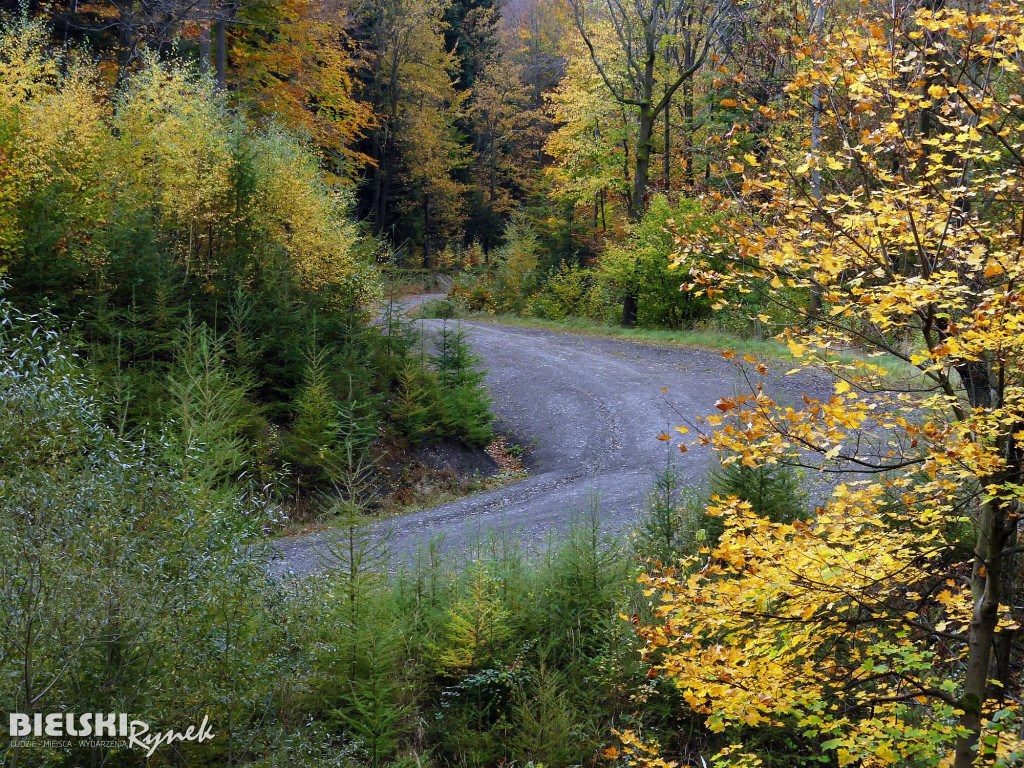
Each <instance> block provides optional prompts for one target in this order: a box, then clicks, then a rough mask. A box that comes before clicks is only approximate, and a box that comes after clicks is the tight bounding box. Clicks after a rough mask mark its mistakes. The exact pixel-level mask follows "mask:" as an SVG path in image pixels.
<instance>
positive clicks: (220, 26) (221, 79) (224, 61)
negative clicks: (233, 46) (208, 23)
mask: <svg viewBox="0 0 1024 768" xmlns="http://www.w3.org/2000/svg"><path fill="white" fill-rule="evenodd" d="M225 12H226V10H225V9H224V8H223V7H222V8H221V9H220V11H219V12H218V14H217V23H216V25H215V30H216V38H217V39H216V54H217V87H218V88H220V90H222V91H226V90H227V87H228V53H227V45H228V43H227V21H226V20H225V18H224V14H225Z"/></svg>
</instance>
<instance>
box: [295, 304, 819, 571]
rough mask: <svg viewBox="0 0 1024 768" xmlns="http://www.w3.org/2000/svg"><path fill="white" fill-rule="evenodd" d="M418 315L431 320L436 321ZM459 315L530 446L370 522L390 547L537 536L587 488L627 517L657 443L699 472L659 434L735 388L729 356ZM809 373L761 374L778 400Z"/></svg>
mask: <svg viewBox="0 0 1024 768" xmlns="http://www.w3.org/2000/svg"><path fill="white" fill-rule="evenodd" d="M420 322H421V324H422V325H423V326H424V331H425V332H431V331H436V329H437V328H439V327H441V322H442V321H439V320H426V321H420ZM449 322H451V321H449ZM462 326H463V328H465V329H466V331H467V332H468V336H469V340H470V342H471V344H472V346H473V349H474V350H475V352H476V353H477V354H478V355H480V356H481V357H482V358H483V361H484V362H483V365H484V367H485V368H486V369H487V387H488V390H489V392H490V395H491V397H492V398H493V400H494V406H493V410H494V413H495V415H496V417H497V426H498V428H499V430H500V431H501V432H503V433H505V434H508V435H510V436H511V437H512V439H513V441H514V442H516V443H517V444H519V445H522V446H530V448H529V450H528V452H527V455H526V463H527V466H528V468H529V470H530V473H529V477H528V478H527V479H525V480H523V481H521V482H518V483H515V484H513V485H509V486H507V487H505V488H502V489H499V490H495V491H488V492H485V493H480V494H478V495H475V496H471V497H468V498H465V499H461V500H459V501H455V502H451V503H448V504H443V505H440V506H437V507H432V508H429V509H425V510H422V511H419V512H414V513H410V514H407V515H403V516H401V517H397V518H391V519H388V520H383V521H381V522H379V523H376V524H375V525H376V527H377V528H378V530H380V531H382V532H383V530H384V529H385V527H386V528H390V529H391V538H390V544H389V545H390V548H391V550H392V552H393V553H394V555H395V556H396V557H397V558H398V559H409V558H410V557H411V556H412V555H413V554H414V553H415V552H416V551H417V549H418V548H421V547H422V548H426V547H427V546H428V545H429V543H430V542H431V540H432V539H435V538H441V537H443V541H442V542H441V543H440V545H439V546H441V548H442V549H443V551H444V552H445V556H446V558H447V557H459V556H462V555H465V554H466V553H467V552H468V551H469V550H470V549H471V547H472V545H473V544H474V542H477V541H479V540H480V538H481V537H482V536H487V535H488V534H489V533H492V532H499V531H504V532H505V533H506V535H507V534H508V532H512V534H513V535H516V536H518V537H519V538H520V539H521V540H522V541H523V542H524V543H525V544H526V545H528V546H537V547H539V546H541V545H542V544H543V542H544V541H545V540H546V539H547V538H548V537H550V536H552V535H554V536H557V535H558V534H559V532H560V531H563V530H565V527H566V526H567V524H568V521H569V520H570V519H571V517H572V514H573V511H574V510H576V511H582V510H585V509H588V508H589V507H590V505H591V504H592V503H594V502H593V499H595V498H597V502H596V503H597V505H598V508H599V510H600V513H599V514H600V517H601V522H602V527H604V528H605V529H607V530H617V529H621V528H623V527H625V526H628V525H629V524H631V523H632V522H634V521H635V520H636V518H637V516H638V514H639V512H640V511H641V509H642V508H643V505H644V503H645V501H646V497H647V493H648V491H649V489H650V486H651V481H652V479H653V476H654V473H655V472H656V471H658V469H660V468H662V467H664V466H665V461H666V451H667V450H672V451H674V460H675V462H676V464H677V467H678V469H679V471H680V472H681V473H682V474H683V476H684V477H685V478H686V479H687V480H689V481H690V482H693V483H698V482H700V481H701V479H702V478H703V476H704V473H705V471H706V469H707V465H708V461H709V460H710V458H711V457H710V453H709V451H707V450H703V449H693V450H690V451H689V452H687V453H685V454H680V453H679V452H678V451H677V450H675V448H674V447H672V446H674V444H675V441H673V442H672V443H669V444H666V443H664V442H662V441H659V440H658V439H657V435H658V434H659V433H662V432H665V431H666V430H668V431H671V428H672V427H673V426H675V425H677V424H679V423H681V418H680V415H679V414H683V415H685V416H686V417H688V418H692V417H694V416H697V415H702V414H707V413H710V412H712V411H713V409H714V403H715V401H716V400H717V399H718V398H719V397H722V396H723V395H724V396H730V395H732V394H735V393H736V392H738V391H741V390H743V389H745V387H744V385H743V384H742V381H741V379H740V375H739V372H738V371H737V369H736V368H735V366H733V364H732V363H731V362H729V361H727V360H725V359H723V358H722V356H721V355H720V354H719V353H717V352H712V351H707V350H698V349H681V348H675V347H659V346H649V345H643V344H637V343H633V342H626V341H618V340H614V339H603V338H594V337H589V336H577V335H572V334H565V333H556V332H552V331H547V330H541V329H536V328H519V327H512V326H506V325H500V324H492V323H485V322H477V321H472V322H466V321H463V323H462ZM776 367H778V366H776ZM809 385H810V386H811V387H812V388H813V387H814V385H813V383H812V382H810V381H808V380H807V379H806V378H805V377H804V376H803V375H802V374H801V375H798V376H790V377H775V376H770V380H769V381H768V382H766V388H768V389H769V390H770V391H771V393H772V394H773V395H775V396H776V397H777V398H778V399H779V400H783V401H785V400H792V399H796V398H797V397H799V393H801V392H803V391H806V389H807V388H808V386H809ZM662 388H665V390H666V391H664V392H663V391H662ZM336 535H337V532H334V531H322V532H318V533H312V534H307V535H304V536H297V537H292V538H290V539H286V540H282V541H281V542H279V544H278V549H279V551H280V553H281V558H280V560H279V561H278V562H277V563H276V567H275V570H277V571H278V572H280V573H286V572H288V571H292V572H294V573H296V574H302V573H308V572H310V571H313V570H315V569H317V567H318V566H319V565H320V564H321V563H322V557H323V554H324V553H325V551H326V547H327V543H328V542H329V540H330V537H331V536H336Z"/></svg>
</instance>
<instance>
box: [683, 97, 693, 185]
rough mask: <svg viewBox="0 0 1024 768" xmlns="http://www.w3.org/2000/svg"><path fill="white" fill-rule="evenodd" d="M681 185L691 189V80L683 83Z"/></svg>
mask: <svg viewBox="0 0 1024 768" xmlns="http://www.w3.org/2000/svg"><path fill="white" fill-rule="evenodd" d="M683 124H684V125H683V136H684V138H683V183H685V184H686V186H688V187H691V188H692V187H693V183H694V176H693V78H689V79H688V80H687V81H686V82H685V83H683Z"/></svg>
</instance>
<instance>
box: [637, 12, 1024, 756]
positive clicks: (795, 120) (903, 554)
mask: <svg viewBox="0 0 1024 768" xmlns="http://www.w3.org/2000/svg"><path fill="white" fill-rule="evenodd" d="M835 29H836V31H835V32H832V33H826V34H823V35H822V36H820V37H818V36H815V37H814V38H812V40H811V41H810V42H806V41H802V40H792V41H790V42H791V44H792V45H793V50H794V52H795V54H796V55H795V56H794V61H798V62H800V68H799V69H798V70H797V71H796V73H795V74H794V76H793V77H792V78H791V79H790V81H789V82H788V84H787V85H786V87H785V89H784V90H785V96H784V98H783V99H781V100H778V101H775V102H773V103H771V104H770V105H765V104H763V103H759V102H758V100H757V98H755V97H754V96H748V97H746V98H745V99H744V100H743V105H744V106H745V107H746V108H748V109H750V110H751V111H756V112H758V113H760V114H761V115H763V116H764V117H765V118H766V122H767V125H770V126H773V130H771V131H766V133H765V134H764V141H765V147H766V150H767V151H766V154H765V155H764V156H755V155H754V154H750V153H747V154H744V155H739V154H737V155H735V156H733V157H732V159H731V165H732V171H733V172H734V173H735V174H737V176H739V177H740V178H741V183H740V184H739V185H738V187H737V189H736V194H735V195H712V196H709V197H708V198H707V199H706V203H707V204H708V205H714V206H721V207H723V208H724V209H725V212H724V214H723V215H722V217H721V218H720V219H718V220H717V223H716V224H714V225H713V226H711V227H709V228H708V229H706V230H705V231H703V232H696V233H695V232H694V231H692V230H691V231H689V232H686V233H683V232H680V233H679V234H678V235H677V242H678V245H679V249H680V250H679V256H678V267H679V269H680V271H681V273H682V274H684V275H685V279H686V284H685V287H686V288H688V289H690V290H693V291H697V292H701V293H703V294H705V295H707V296H709V297H712V298H713V299H714V300H715V301H716V306H718V307H721V306H723V305H724V304H726V303H727V301H728V300H727V298H726V295H727V294H726V293H724V292H725V291H727V290H731V291H733V292H734V293H733V294H732V295H734V296H735V295H740V296H742V295H745V294H747V293H750V292H758V293H761V294H763V296H764V297H765V299H766V300H769V301H772V302H775V303H776V304H778V305H780V306H781V307H782V308H783V309H784V310H786V311H788V312H790V313H792V316H793V317H794V318H796V319H797V320H798V321H799V320H800V319H801V318H802V319H803V322H796V323H794V324H793V325H791V326H789V327H788V328H785V329H784V330H783V332H782V335H781V336H782V338H783V339H784V340H786V341H787V343H788V344H789V348H790V351H791V353H792V354H793V355H794V356H795V357H796V358H798V359H800V360H802V361H803V363H802V364H803V365H815V366H824V367H825V368H827V369H828V370H829V371H831V372H832V374H833V375H834V377H835V378H834V382H835V383H834V391H833V393H832V394H831V396H829V397H825V398H821V397H811V396H809V395H808V396H805V397H804V400H803V405H802V407H799V408H797V407H793V406H789V405H783V404H780V403H778V402H777V401H776V399H775V398H774V397H773V396H772V395H771V393H769V392H768V391H767V390H766V389H765V388H764V386H763V385H760V384H755V385H754V386H752V388H751V391H750V392H749V393H748V394H745V395H742V396H739V397H732V398H723V399H722V400H720V401H719V403H718V411H719V412H718V413H717V414H716V415H714V416H711V417H709V418H708V419H707V420H706V421H705V422H704V423H697V424H694V425H690V427H693V426H696V427H698V428H699V429H700V430H701V434H700V437H699V441H700V442H702V443H712V444H713V445H714V446H715V447H717V448H719V449H722V450H723V451H725V452H726V454H725V455H726V458H725V461H727V462H728V461H741V462H742V463H744V464H746V465H748V466H758V465H761V464H765V463H768V464H772V463H790V464H795V465H800V466H813V467H815V468H817V469H820V470H823V471H825V472H843V473H855V474H852V475H849V474H848V475H846V477H847V479H846V482H844V483H842V484H840V485H838V486H837V487H836V488H835V489H834V491H833V492H832V494H831V497H830V498H829V499H828V500H827V501H826V502H825V503H823V504H822V505H821V506H820V507H819V508H818V509H817V511H816V513H815V514H814V515H813V517H812V519H810V520H809V521H808V522H806V523H803V522H796V523H793V524H790V525H782V524H774V523H769V522H767V521H764V520H760V519H758V518H756V517H755V516H752V515H751V513H750V510H749V507H747V506H745V505H744V504H742V503H740V502H738V501H736V500H735V499H731V500H730V499H719V500H716V501H715V502H714V504H713V505H712V507H711V509H710V510H709V511H710V512H711V513H713V514H720V515H724V516H725V517H726V533H725V534H724V535H723V537H722V540H721V543H720V544H719V545H718V546H717V547H715V548H714V549H712V550H710V551H706V552H705V553H704V555H703V556H702V557H701V558H700V560H699V561H697V562H694V563H692V564H690V565H691V566H692V568H694V569H696V570H695V571H692V572H691V575H686V576H683V575H682V574H681V572H680V571H679V570H674V571H668V572H665V573H662V574H660V575H657V576H655V577H653V578H651V579H650V580H649V586H650V588H651V589H652V591H653V592H655V593H658V594H659V596H660V599H659V605H660V608H659V610H658V614H659V617H660V621H659V622H658V623H657V624H652V625H651V626H646V627H642V628H641V629H640V634H641V636H642V637H643V638H644V639H645V640H646V641H647V646H648V652H649V654H650V657H651V659H652V661H653V663H654V667H655V669H656V670H657V671H658V672H660V673H662V674H664V675H666V676H667V677H669V678H670V679H672V680H673V681H674V682H675V683H676V684H677V685H678V686H679V687H680V689H682V691H683V694H684V696H685V698H686V700H687V702H688V703H689V705H690V706H691V707H692V708H693V709H694V710H695V711H697V712H699V713H702V714H704V715H706V716H707V718H708V723H709V725H710V727H711V728H712V729H713V730H716V731H718V730H722V729H724V728H726V727H728V726H730V725H738V724H744V725H747V726H750V727H753V728H767V729H770V728H775V727H778V726H781V725H783V724H785V725H787V726H789V727H790V728H791V729H792V731H791V732H795V733H797V734H799V736H800V737H801V738H803V739H806V740H807V741H808V743H811V744H814V745H815V746H814V748H815V749H818V750H822V751H824V752H826V753H828V754H831V755H834V756H835V759H836V760H837V761H838V763H839V765H850V764H860V765H888V764H899V765H936V764H942V765H952V766H954V767H955V768H968V766H971V765H976V764H986V765H987V764H1000V765H1009V764H1016V761H1019V759H1020V755H1021V754H1022V752H1021V743H1020V741H1019V739H1018V738H1017V735H1016V731H1017V726H1015V725H1012V723H1013V720H1014V717H1015V716H1016V712H1017V710H1018V704H1019V702H1018V699H1017V695H1018V694H1017V689H1016V683H1015V680H1014V678H1013V672H1012V669H1013V658H1012V657H1013V653H1014V640H1015V638H1016V636H1017V634H1018V632H1019V624H1018V620H1019V608H1018V607H1017V601H1016V600H1015V592H1014V590H1015V587H1016V585H1017V583H1018V571H1017V565H1016V563H1017V560H1018V555H1019V550H1020V544H1019V539H1018V521H1019V518H1020V514H1021V509H1022V506H1021V505H1022V502H1024V492H1022V484H1021V480H1020V478H1021V473H1022V470H1024V458H1022V457H1024V453H1022V451H1021V441H1022V439H1024V430H1022V424H1024V402H1022V398H1021V391H1022V389H1021V388H1022V384H1024V377H1022V371H1021V367H1020V360H1021V359H1022V353H1024V348H1022V345H1024V336H1022V335H1021V332H1020V329H1021V328H1022V327H1024V306H1022V301H1021V295H1020V290H1019V286H1020V282H1021V279H1022V278H1024V261H1022V259H1021V254H1022V249H1024V230H1022V229H1021V226H1020V222H1021V221H1022V220H1024V202H1022V200H1024V195H1022V194H1021V189H1020V187H1021V183H1022V182H1021V179H1022V178H1024V177H1022V174H1021V171H1022V170H1024V142H1022V139H1021V136H1022V133H1021V131H1022V130H1024V124H1022V120H1021V117H1022V111H1021V110H1022V107H1021V105H1022V101H1021V97H1020V95H1019V92H1020V88H1021V85H1022V79H1021V74H1020V67H1019V61H1020V57H1021V55H1022V53H1024V48H1022V47H1021V46H1022V44H1024V43H1022V41H1024V34H1022V33H1024V9H1022V7H1021V5H1020V4H1019V3H1016V2H1007V3H986V4H983V5H979V6H974V7H971V8H961V7H954V8H943V7H938V6H928V7H916V8H910V7H903V6H900V5H887V4H883V3H868V4H865V5H863V6H862V7H861V9H859V10H858V11H856V12H855V13H854V15H851V16H847V17H845V18H843V19H841V21H840V22H839V23H837V24H836V27H835ZM818 104H820V105H822V107H821V108H820V109H816V106H817V105H818ZM815 112H817V114H818V118H819V119H820V126H821V135H820V140H812V137H811V136H810V135H809V133H808V132H807V131H806V130H805V127H806V126H807V125H809V124H811V123H812V113H815ZM739 132H741V131H740V130H739V129H738V130H737V133H739ZM794 133H796V134H797V135H802V136H804V137H806V138H805V140H804V141H803V142H798V143H794V142H793V141H792V138H791V137H792V136H793V135H794ZM819 184H820V187H819ZM812 294H817V295H818V296H820V301H821V309H820V312H819V311H818V310H817V307H815V306H813V303H809V302H808V298H807V297H808V296H810V295H812ZM764 319H765V320H767V318H764ZM851 348H852V349H860V350H865V351H866V352H869V353H870V356H869V357H867V358H861V357H858V358H852V359H851V358H849V357H841V356H839V355H837V352H840V351H842V350H849V349H851ZM880 357H886V358H888V359H890V360H897V361H902V363H903V364H904V365H905V366H906V369H908V370H911V371H913V373H912V374H909V373H904V374H903V375H902V380H901V381H897V382H896V383H895V384H894V382H893V377H892V375H891V374H890V373H888V372H887V371H886V369H884V368H883V367H882V365H880V359H879V358H880ZM751 362H753V361H751ZM764 370H765V368H764V366H763V364H758V371H759V372H764ZM687 428H688V427H682V428H681V429H683V430H686V429H687ZM685 447H686V444H685V443H684V444H683V448H685ZM840 713H841V714H840ZM626 743H627V749H628V750H629V751H630V752H631V753H632V754H637V755H641V754H647V753H645V752H644V748H643V747H642V746H638V745H639V742H638V741H637V738H636V734H627V736H626ZM759 759H760V758H759V757H758V755H757V754H756V750H753V749H748V748H747V747H746V746H745V745H744V744H742V743H740V742H739V741H733V742H732V744H731V746H730V747H729V748H728V749H727V750H726V751H725V752H723V753H722V757H721V760H722V762H723V764H724V763H726V762H728V764H729V765H757V764H760V763H759V762H758V761H759ZM1000 761H1001V762H1000Z"/></svg>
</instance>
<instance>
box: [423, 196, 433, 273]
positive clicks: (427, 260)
mask: <svg viewBox="0 0 1024 768" xmlns="http://www.w3.org/2000/svg"><path fill="white" fill-rule="evenodd" d="M431 261H432V259H431V253H430V194H429V193H426V194H424V195H423V268H424V269H430V264H431Z"/></svg>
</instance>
